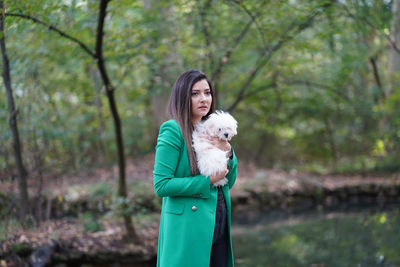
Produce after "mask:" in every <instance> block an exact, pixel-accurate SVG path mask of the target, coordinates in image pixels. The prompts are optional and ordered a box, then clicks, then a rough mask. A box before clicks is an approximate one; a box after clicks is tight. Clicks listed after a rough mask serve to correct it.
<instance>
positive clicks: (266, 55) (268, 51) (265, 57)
mask: <svg viewBox="0 0 400 267" xmlns="http://www.w3.org/2000/svg"><path fill="white" fill-rule="evenodd" d="M331 4H332V2H329V3H326V4H324V5H323V6H322V7H323V8H326V7H328V6H330V5H331ZM320 13H321V11H319V10H314V11H313V12H312V13H311V15H309V16H308V18H307V19H306V20H305V21H304V22H302V23H300V24H299V23H298V21H293V22H292V23H291V24H290V26H289V27H288V29H287V30H286V31H285V32H286V33H288V34H286V35H284V36H282V37H281V39H280V40H279V41H278V42H277V43H276V44H275V45H274V46H273V47H271V48H269V47H266V48H265V51H264V52H263V54H262V56H261V58H260V59H259V61H258V62H257V63H256V66H255V68H254V69H253V70H252V72H251V73H250V74H249V76H248V78H247V79H246V81H245V82H244V83H243V85H242V87H241V88H240V90H239V93H238V95H237V97H236V99H235V101H234V103H233V104H232V105H231V106H230V107H229V108H228V111H229V112H233V110H234V109H235V108H236V106H237V105H238V104H239V102H241V101H242V100H243V99H244V98H245V97H244V96H245V92H246V90H248V88H249V86H250V84H251V83H252V82H253V80H254V79H255V77H256V76H257V74H258V72H259V71H260V70H261V69H262V68H263V67H264V66H265V65H266V64H267V63H268V62H269V60H270V59H271V57H272V55H273V53H274V52H276V51H278V50H279V49H280V48H281V47H282V46H283V45H284V44H285V43H287V42H289V41H290V40H292V39H293V38H294V37H295V36H297V35H298V34H299V33H301V32H302V31H303V30H305V29H307V28H308V27H310V26H311V25H312V23H313V21H314V19H315V17H316V16H317V15H319V14H320ZM293 30H294V33H293V34H290V32H292V31H293Z"/></svg>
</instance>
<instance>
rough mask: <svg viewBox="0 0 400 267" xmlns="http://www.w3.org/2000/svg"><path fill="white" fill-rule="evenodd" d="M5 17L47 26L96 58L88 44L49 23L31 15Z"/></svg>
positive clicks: (9, 14)
mask: <svg viewBox="0 0 400 267" xmlns="http://www.w3.org/2000/svg"><path fill="white" fill-rule="evenodd" d="M5 15H6V16H8V17H19V18H23V19H27V20H31V21H33V22H35V23H37V24H41V25H43V26H46V27H47V28H48V29H49V30H51V31H54V32H56V33H58V34H59V35H60V36H62V37H64V38H66V39H68V40H70V41H72V42H74V43H76V44H78V45H79V46H80V47H81V48H82V49H83V50H84V51H85V52H86V53H88V54H89V55H90V56H91V57H93V58H96V54H95V53H93V52H92V51H91V50H90V48H89V47H88V46H87V45H86V44H84V43H83V42H82V41H80V40H78V39H77V38H75V37H73V36H71V35H69V34H68V33H66V32H64V31H62V30H60V29H58V28H57V27H55V26H53V25H51V24H49V23H47V22H44V21H42V20H40V19H37V18H35V17H32V16H29V15H25V14H17V13H6V14H5Z"/></svg>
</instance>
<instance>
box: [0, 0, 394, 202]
mask: <svg viewBox="0 0 400 267" xmlns="http://www.w3.org/2000/svg"><path fill="white" fill-rule="evenodd" d="M207 3H208V4H207ZM8 5H9V8H8V10H7V12H12V13H23V14H25V15H29V16H32V17H34V18H37V19H39V20H41V21H43V22H45V23H48V24H51V25H54V26H55V27H57V28H58V29H60V30H61V31H63V32H65V33H66V34H68V35H70V36H72V37H74V38H77V39H78V40H79V41H80V42H82V43H83V44H85V45H86V46H87V47H88V48H89V49H91V50H92V51H94V46H95V35H96V27H97V15H98V2H97V1H67V2H65V1H61V2H59V1H49V0H29V1H8ZM107 11H108V13H107V19H106V24H105V36H104V46H103V50H104V54H105V57H106V64H107V69H108V71H109V74H110V79H111V81H112V84H113V85H114V87H115V88H116V90H115V96H116V101H117V106H118V111H119V114H120V117H121V122H122V131H123V136H124V145H125V154H126V155H127V156H128V157H134V156H139V155H143V154H144V153H148V152H152V151H154V145H155V142H156V136H157V127H158V126H159V123H160V120H161V119H166V118H165V116H163V115H160V113H164V110H165V105H166V102H167V97H168V95H169V92H170V90H171V87H172V84H173V83H174V81H175V79H176V77H177V76H178V75H179V74H180V73H181V72H183V71H184V70H187V69H189V68H199V69H202V70H204V71H205V72H206V73H207V74H208V75H209V76H210V77H212V78H213V83H214V85H215V91H216V92H217V93H218V97H219V98H218V106H219V108H220V109H228V108H230V107H232V105H233V103H235V101H236V100H238V98H240V97H243V98H242V99H239V101H238V105H237V106H235V109H234V110H233V115H234V116H235V117H236V118H237V119H238V121H239V135H238V136H237V137H235V139H234V140H233V144H234V147H235V149H236V151H237V152H238V153H237V154H238V156H239V159H241V160H249V161H254V162H255V163H256V164H258V165H261V166H264V167H276V168H288V169H290V168H302V166H303V167H304V169H320V170H322V171H324V172H325V171H340V172H342V171H347V170H349V171H350V170H351V169H355V170H357V169H363V168H364V167H365V166H364V165H363V164H361V163H360V164H361V165H360V164H359V163H357V162H364V163H365V162H367V163H368V164H367V165H368V166H367V167H365V168H366V169H367V170H368V169H370V168H369V167H371V168H372V169H374V168H375V170H379V171H395V170H398V169H399V167H398V166H399V165H398V163H397V162H396V161H393V160H390V159H391V158H395V157H396V156H397V155H399V151H400V134H399V133H400V119H399V118H400V113H399V109H398V106H399V103H400V93H399V90H398V84H399V80H400V79H399V75H398V74H396V73H392V74H391V76H390V77H389V75H388V72H389V70H388V64H387V62H388V53H387V47H388V41H387V36H388V34H389V33H390V32H391V30H392V29H391V21H392V13H391V4H390V1H383V0H382V1H358V0H355V1H332V2H331V1H322V0H319V1H304V0H298V1H267V2H263V1H261V2H260V1H228V2H219V1H209V2H207V1H205V2H200V3H199V2H197V1H194V0H189V1H188V0H174V1H170V2H165V1H157V0H151V1H144V2H140V1H134V2H132V1H128V0H124V1H111V2H110V4H109V8H108V10H107ZM248 23H249V24H248ZM246 25H250V26H249V27H248V28H246ZM5 27H6V42H7V49H8V52H9V57H10V62H11V70H12V73H11V75H12V84H13V88H14V96H15V100H16V106H17V107H18V110H19V113H18V123H19V124H18V125H19V129H20V135H21V141H22V144H23V150H24V151H23V155H24V162H25V163H26V165H27V167H28V171H29V172H30V173H32V175H33V176H35V172H39V170H42V171H44V172H51V173H55V174H57V173H65V172H75V171H78V170H81V169H86V168H88V167H98V166H103V165H112V164H116V159H117V156H116V152H117V151H116V140H115V133H114V125H113V121H112V120H111V114H110V109H109V103H108V100H107V98H106V96H105V91H104V88H103V85H102V80H101V79H100V76H99V74H98V70H97V67H96V62H95V60H94V59H93V58H92V57H91V56H90V55H89V54H88V53H87V52H85V51H84V50H83V49H82V48H81V47H80V46H79V45H78V44H76V43H74V42H72V41H71V40H67V39H66V38H63V37H61V36H60V35H59V34H58V33H56V32H54V31H51V30H50V29H49V28H48V27H45V26H43V25H40V24H38V23H34V22H32V21H31V20H26V19H22V18H17V17H10V16H8V17H6V25H5ZM372 58H374V59H375V60H376V66H377V71H378V75H379V78H380V82H381V85H380V86H378V84H377V81H376V77H375V74H374V71H373V66H372V63H371V59H372ZM258 64H260V65H258ZM257 66H260V68H259V69H257ZM217 69H218V70H220V72H219V73H217ZM254 71H255V72H254ZM389 89H391V90H390V94H389V93H388V92H389ZM8 116H9V115H8V105H7V98H6V95H5V94H4V93H3V94H0V128H1V129H4V130H3V131H2V132H1V133H0V143H1V145H0V172H1V173H0V174H1V177H11V176H14V175H15V173H16V166H15V163H14V159H13V157H12V156H11V155H12V137H11V132H10V130H9V129H10V128H9V126H8V120H7V118H8ZM379 142H383V146H382V147H384V151H383V152H382V153H383V154H382V153H381V154H379V155H377V154H376V144H377V143H379ZM386 157H387V161H391V162H392V163H390V164H389V163H388V164H386V163H385V164H381V163H382V162H386V159H385V158H386ZM343 159H345V160H343ZM353 162H356V164H355V165H354V167H351V166H347V165H352V164H353ZM312 166H314V167H312ZM316 166H318V167H316ZM102 190H103V189H99V191H98V192H96V194H99V195H102V194H107V193H108V192H106V190H105V191H102Z"/></svg>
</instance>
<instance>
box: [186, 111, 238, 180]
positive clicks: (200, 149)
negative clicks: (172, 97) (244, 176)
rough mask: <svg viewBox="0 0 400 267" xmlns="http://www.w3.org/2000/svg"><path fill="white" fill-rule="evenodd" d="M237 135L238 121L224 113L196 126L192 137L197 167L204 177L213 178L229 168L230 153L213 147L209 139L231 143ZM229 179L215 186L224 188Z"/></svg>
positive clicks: (220, 112)
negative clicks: (215, 138)
mask: <svg viewBox="0 0 400 267" xmlns="http://www.w3.org/2000/svg"><path fill="white" fill-rule="evenodd" d="M236 134H237V121H236V120H235V119H234V118H233V117H232V116H231V115H230V114H229V113H226V112H223V111H216V112H215V113H212V114H211V115H210V116H209V117H208V119H207V120H205V121H201V122H199V123H197V124H196V126H195V129H194V131H193V135H192V141H193V149H194V151H195V152H196V157H197V166H198V168H199V171H200V173H201V174H202V175H204V176H212V175H215V174H217V173H219V172H222V171H224V170H225V169H226V167H227V162H228V151H224V150H221V149H219V148H218V147H215V146H214V145H212V144H211V143H210V141H209V139H208V138H209V137H218V138H219V139H222V140H226V141H230V140H231V138H232V137H233V136H235V135H236ZM227 182H228V179H226V178H223V179H221V180H219V181H217V182H215V183H213V185H214V186H223V185H225V184H226V183H227Z"/></svg>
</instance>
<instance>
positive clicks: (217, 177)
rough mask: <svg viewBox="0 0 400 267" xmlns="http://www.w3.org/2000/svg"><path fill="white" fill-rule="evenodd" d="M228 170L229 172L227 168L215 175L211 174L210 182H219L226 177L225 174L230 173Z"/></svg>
mask: <svg viewBox="0 0 400 267" xmlns="http://www.w3.org/2000/svg"><path fill="white" fill-rule="evenodd" d="M228 172H229V170H228V169H225V170H224V171H222V172H219V173H217V174H215V175H213V176H210V184H213V183H215V182H218V181H219V180H221V179H224V178H225V176H226V175H227V174H228Z"/></svg>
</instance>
